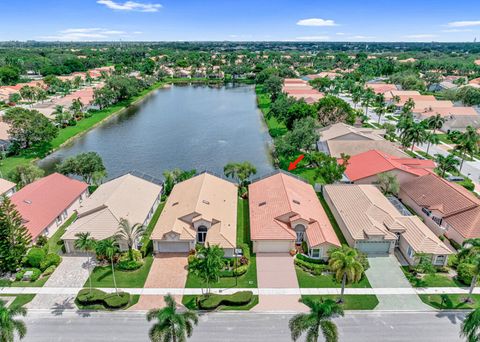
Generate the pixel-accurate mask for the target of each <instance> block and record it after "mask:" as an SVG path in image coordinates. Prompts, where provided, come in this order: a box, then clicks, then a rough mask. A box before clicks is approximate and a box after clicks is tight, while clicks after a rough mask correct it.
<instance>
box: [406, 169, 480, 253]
mask: <svg viewBox="0 0 480 342" xmlns="http://www.w3.org/2000/svg"><path fill="white" fill-rule="evenodd" d="M399 197H400V199H401V200H402V202H403V203H405V204H406V205H408V206H409V207H410V208H412V209H413V210H414V211H415V212H416V213H417V214H418V215H419V216H420V217H422V218H423V219H424V222H425V224H426V225H427V226H428V227H429V228H430V229H431V230H432V231H433V232H434V233H435V234H436V235H437V236H439V235H445V236H447V237H448V238H450V239H452V240H454V241H456V242H457V243H459V244H462V243H463V241H464V240H466V239H471V238H480V199H478V198H477V197H476V196H475V195H474V194H473V193H471V192H470V191H468V190H467V189H465V188H464V187H462V186H460V185H458V184H455V183H452V182H449V181H447V180H446V179H443V178H441V177H439V176H437V175H435V174H428V175H425V176H422V177H417V178H415V179H413V180H411V181H410V182H407V183H405V184H403V185H402V186H401V187H400V193H399Z"/></svg>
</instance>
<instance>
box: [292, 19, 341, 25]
mask: <svg viewBox="0 0 480 342" xmlns="http://www.w3.org/2000/svg"><path fill="white" fill-rule="evenodd" d="M297 25H300V26H337V24H336V23H335V21H333V20H331V19H320V18H309V19H301V20H299V21H297Z"/></svg>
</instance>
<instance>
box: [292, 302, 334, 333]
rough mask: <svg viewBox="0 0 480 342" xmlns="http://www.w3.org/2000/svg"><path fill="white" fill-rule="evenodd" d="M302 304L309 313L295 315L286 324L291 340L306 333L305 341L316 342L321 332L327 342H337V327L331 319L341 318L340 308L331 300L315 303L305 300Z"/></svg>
mask: <svg viewBox="0 0 480 342" xmlns="http://www.w3.org/2000/svg"><path fill="white" fill-rule="evenodd" d="M302 302H303V304H305V305H306V306H308V307H309V308H310V312H309V313H300V314H297V315H295V316H293V317H292V318H291V319H290V321H289V322H288V327H289V328H290V332H291V335H292V340H294V341H296V340H297V339H298V338H299V337H300V336H302V334H303V333H305V332H306V333H307V336H306V341H308V342H316V341H318V337H319V335H320V331H321V332H322V335H323V337H324V338H325V340H326V341H327V342H337V341H338V330H337V326H336V325H335V323H333V322H332V321H331V319H332V318H335V317H337V316H343V309H342V307H341V306H340V305H338V304H337V303H335V301H334V300H332V299H326V300H324V299H320V300H319V301H316V300H313V299H310V298H305V299H303V300H302Z"/></svg>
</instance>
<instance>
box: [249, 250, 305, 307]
mask: <svg viewBox="0 0 480 342" xmlns="http://www.w3.org/2000/svg"><path fill="white" fill-rule="evenodd" d="M257 281H258V288H260V289H271V288H289V289H291V288H295V289H298V280H297V274H296V272H295V266H294V264H293V258H292V257H291V256H290V254H287V253H258V254H257ZM299 299H300V296H298V295H260V296H259V303H258V305H257V306H255V307H254V308H253V309H252V311H258V312H271V311H281V312H300V311H302V312H303V311H306V310H307V307H306V306H305V305H303V304H301V303H299V302H298V301H299Z"/></svg>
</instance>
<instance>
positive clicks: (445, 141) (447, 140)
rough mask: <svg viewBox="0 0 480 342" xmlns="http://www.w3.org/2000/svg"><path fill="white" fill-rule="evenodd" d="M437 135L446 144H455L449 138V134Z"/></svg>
mask: <svg viewBox="0 0 480 342" xmlns="http://www.w3.org/2000/svg"><path fill="white" fill-rule="evenodd" d="M437 137H438V139H439V140H440V141H441V142H444V143H445V144H453V142H452V141H451V140H450V139H448V135H447V134H437Z"/></svg>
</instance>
